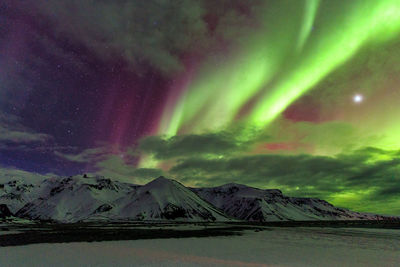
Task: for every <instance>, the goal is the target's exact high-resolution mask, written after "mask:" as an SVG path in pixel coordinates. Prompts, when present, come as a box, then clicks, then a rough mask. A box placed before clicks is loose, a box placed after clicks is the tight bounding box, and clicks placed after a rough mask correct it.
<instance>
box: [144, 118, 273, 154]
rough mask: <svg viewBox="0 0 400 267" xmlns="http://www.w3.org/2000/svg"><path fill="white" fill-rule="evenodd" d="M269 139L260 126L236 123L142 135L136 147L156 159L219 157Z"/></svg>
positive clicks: (246, 149)
mask: <svg viewBox="0 0 400 267" xmlns="http://www.w3.org/2000/svg"><path fill="white" fill-rule="evenodd" d="M268 138H269V137H268V136H267V135H265V134H264V133H263V132H262V131H260V130H259V129H252V128H250V127H246V128H245V127H243V125H239V124H238V125H236V126H234V127H232V128H228V129H226V130H223V131H218V132H208V133H203V134H186V135H176V136H172V137H165V136H149V137H145V138H143V139H142V140H140V143H139V150H140V151H141V152H144V153H146V154H151V155H152V156H153V157H154V158H155V159H158V160H165V159H174V158H181V157H191V156H193V155H197V156H205V157H207V156H208V157H218V156H223V155H230V154H234V153H237V152H243V151H248V150H250V149H251V148H252V146H253V145H254V144H255V143H257V142H260V141H261V140H267V139H268Z"/></svg>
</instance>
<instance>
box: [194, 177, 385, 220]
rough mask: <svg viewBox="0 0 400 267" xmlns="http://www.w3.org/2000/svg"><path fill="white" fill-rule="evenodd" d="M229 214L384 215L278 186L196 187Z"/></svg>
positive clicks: (287, 216) (274, 217) (247, 216)
mask: <svg viewBox="0 0 400 267" xmlns="http://www.w3.org/2000/svg"><path fill="white" fill-rule="evenodd" d="M192 191H193V192H195V193H197V194H198V195H199V196H200V197H201V198H203V199H205V200H207V201H208V202H210V203H211V204H213V205H214V206H215V207H217V208H220V209H221V210H223V211H224V212H225V213H226V214H228V215H230V216H232V217H235V218H238V219H241V220H246V221H292V220H297V221H309V220H356V219H359V220H360V219H368V220H375V219H382V218H383V217H382V216H379V215H373V214H367V213H359V212H352V211H349V210H346V209H341V208H337V207H335V206H333V205H332V204H330V203H328V202H326V201H325V200H320V199H317V198H297V197H287V196H284V195H283V194H282V192H281V191H280V190H277V189H267V190H263V189H258V188H253V187H249V186H246V185H241V184H234V183H231V184H226V185H222V186H218V187H211V188H192Z"/></svg>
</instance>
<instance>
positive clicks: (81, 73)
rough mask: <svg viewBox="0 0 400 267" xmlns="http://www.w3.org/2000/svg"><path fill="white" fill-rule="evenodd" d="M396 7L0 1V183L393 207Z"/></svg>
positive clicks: (398, 80) (398, 104) (399, 30)
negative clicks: (102, 182)
mask: <svg viewBox="0 0 400 267" xmlns="http://www.w3.org/2000/svg"><path fill="white" fill-rule="evenodd" d="M399 14H400V2H399V1H398V0H380V1H377V0H354V1H341V0H339V1H328V0H298V1H297V0H291V1H272V0H264V1H262V0H255V1H250V0H234V1H227V0H221V1H211V0H201V1H197V0H196V1H195V0H180V1H163V0H149V1H128V0H121V1H78V0H76V1H75V0H72V1H71V0H69V1H67V0H59V1H56V0H54V1H44V0H43V1H41V0H39V1H19V0H17V1H16V0H5V1H3V2H2V4H0V148H1V151H0V164H1V165H0V166H1V170H0V174H7V175H21V176H31V175H37V174H42V175H73V174H78V173H93V174H99V175H105V176H108V177H111V178H114V179H121V180H126V181H130V182H134V183H135V182H136V183H143V182H146V181H148V180H150V179H152V178H154V177H155V176H157V175H160V174H164V175H167V176H171V177H173V178H175V179H177V180H179V181H182V182H184V183H185V184H186V185H189V186H214V185H219V184H223V183H228V182H237V183H244V184H248V185H253V186H257V187H261V188H279V189H281V190H282V191H283V192H284V193H286V194H288V195H293V196H311V197H319V198H323V199H325V200H328V201H330V202H332V203H333V204H335V205H338V206H343V207H347V208H352V209H355V210H357V211H369V212H379V213H387V214H397V215H399V214H400V208H399V207H400V141H399V140H400V138H399V134H400V126H399V124H398V118H400V87H399V85H400V49H399V47H400V16H399Z"/></svg>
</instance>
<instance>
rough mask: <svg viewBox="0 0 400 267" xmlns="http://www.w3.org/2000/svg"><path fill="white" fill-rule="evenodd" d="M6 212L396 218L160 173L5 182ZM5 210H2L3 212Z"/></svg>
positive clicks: (1, 198) (94, 216)
mask: <svg viewBox="0 0 400 267" xmlns="http://www.w3.org/2000/svg"><path fill="white" fill-rule="evenodd" d="M0 205H2V207H3V209H4V210H6V209H7V210H9V211H10V212H9V213H8V212H4V214H7V215H10V214H12V215H14V216H16V217H19V218H25V219H31V220H46V221H55V222H63V223H74V222H80V221H116V220H117V221H118V220H123V221H184V222H190V221H192V222H195V221H208V222H215V221H217V222H224V221H254V222H272V221H312V220H385V219H390V218H397V217H395V216H382V215H376V214H369V213H361V212H354V211H350V210H347V209H342V208H337V207H335V206H333V205H332V204H330V203H328V202H327V201H325V200H321V199H317V198H299V197H288V196H285V195H284V194H283V193H282V191H280V190H279V189H259V188H255V187H250V186H247V185H243V184H237V183H228V184H224V185H221V186H216V187H204V188H190V187H186V186H184V185H183V184H181V183H180V182H178V181H176V180H173V179H168V178H165V177H163V176H160V177H158V178H156V179H154V180H152V181H150V182H148V183H147V184H145V185H136V184H130V183H123V182H119V181H116V180H111V179H107V178H104V177H101V176H95V177H87V176H86V175H85V176H71V177H66V178H62V177H60V178H55V177H53V178H48V179H45V180H43V181H41V182H40V183H36V184H34V183H28V184H25V183H23V181H9V182H7V183H5V184H0ZM4 216H5V215H3V217H4Z"/></svg>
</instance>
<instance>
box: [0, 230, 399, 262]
mask: <svg viewBox="0 0 400 267" xmlns="http://www.w3.org/2000/svg"><path fill="white" fill-rule="evenodd" d="M0 238H1V236H0ZM0 266H400V230H389V229H367V228H317V227H310V228H307V227H293V228H291V227H290V228H284V227H267V228H264V230H262V231H260V232H256V231H253V230H246V231H244V232H243V235H241V236H227V237H207V238H170V239H149V240H134V241H107V242H93V243H88V242H80V243H78V242H77V243H58V244H34V245H25V246H17V247H0Z"/></svg>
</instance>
